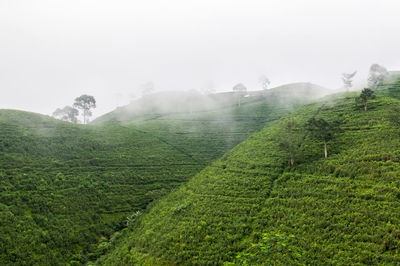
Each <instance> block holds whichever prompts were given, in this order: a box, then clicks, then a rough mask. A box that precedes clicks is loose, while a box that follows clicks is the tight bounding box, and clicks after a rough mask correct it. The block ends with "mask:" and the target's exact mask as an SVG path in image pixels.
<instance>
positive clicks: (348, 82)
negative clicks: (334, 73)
mask: <svg viewBox="0 0 400 266" xmlns="http://www.w3.org/2000/svg"><path fill="white" fill-rule="evenodd" d="M356 74H357V71H354V72H353V73H343V74H342V80H343V83H344V88H345V89H346V91H349V90H350V88H351V87H352V86H353V84H352V82H353V78H354V76H355V75H356Z"/></svg>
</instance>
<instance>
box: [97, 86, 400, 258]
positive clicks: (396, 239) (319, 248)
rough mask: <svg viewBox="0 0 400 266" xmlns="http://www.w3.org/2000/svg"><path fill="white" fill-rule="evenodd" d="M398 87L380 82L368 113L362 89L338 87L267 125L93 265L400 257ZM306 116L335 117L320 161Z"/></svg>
mask: <svg viewBox="0 0 400 266" xmlns="http://www.w3.org/2000/svg"><path fill="white" fill-rule="evenodd" d="M399 89H400V80H398V81H397V82H393V83H391V84H386V85H385V86H381V87H380V88H379V90H378V93H379V94H378V96H377V98H376V99H374V100H371V101H370V103H369V110H368V111H367V112H365V111H364V110H363V108H362V106H359V104H357V103H356V101H355V100H354V99H355V97H356V96H358V93H347V94H337V95H334V96H330V97H326V98H324V99H323V100H321V101H318V102H315V103H312V104H308V105H306V106H304V107H301V108H299V109H298V110H296V111H295V112H293V113H291V114H290V115H288V116H286V117H285V118H283V119H281V120H279V121H275V122H273V123H271V124H268V125H267V126H266V127H264V129H262V130H261V131H260V132H258V133H255V134H253V135H252V136H251V137H250V138H248V139H247V140H246V141H244V142H242V143H241V144H239V145H238V146H236V147H235V148H233V149H232V150H231V151H229V152H228V153H226V154H225V155H224V156H223V157H222V158H220V159H219V160H217V161H215V162H214V163H212V164H211V165H210V166H208V167H206V168H205V169H203V170H202V171H201V172H200V173H198V174H197V175H196V176H194V177H193V178H191V179H190V180H189V181H188V182H187V183H185V184H183V185H181V186H180V187H179V189H177V190H176V191H174V192H172V193H170V194H168V195H167V196H166V197H164V198H163V199H161V200H159V201H158V202H157V203H156V204H155V205H154V206H153V208H151V209H150V211H149V212H148V213H147V214H146V215H142V216H140V217H137V219H136V220H135V221H134V222H133V223H132V224H130V226H129V227H128V228H126V229H124V230H123V234H122V235H121V234H119V235H118V237H116V238H115V239H112V240H110V241H109V242H108V245H109V252H108V253H107V255H106V256H103V257H102V258H101V259H100V260H98V261H97V263H98V264H103V265H128V264H135V265H222V264H224V263H228V264H229V263H231V264H232V265H235V264H236V263H237V264H238V265H242V264H243V263H244V261H246V260H247V262H249V261H251V263H252V264H254V265H268V264H271V265H273V264H274V263H278V264H279V265H296V264H302V265H303V264H306V265H321V264H322V265H354V264H361V265H398V264H400V253H399V250H400V215H399V214H400V170H399V169H400V119H399V112H400V101H399V98H398V97H397V95H398V90H399ZM311 118H318V119H320V118H323V119H326V120H327V121H340V123H341V124H340V129H341V130H338V132H337V133H336V135H335V136H336V138H334V139H333V140H331V141H329V142H328V143H327V145H328V151H329V156H328V158H326V159H325V158H324V153H323V143H322V141H321V140H316V139H314V138H312V136H311V135H310V134H308V133H307V132H308V131H307V130H306V126H305V125H306V123H307V121H308V120H309V119H311ZM288 121H296V124H297V125H298V128H297V130H296V131H295V132H296V133H295V135H296V136H297V137H298V140H299V143H300V145H299V146H297V148H296V153H297V155H296V163H295V165H294V166H293V167H290V164H289V160H290V155H289V152H288V151H287V150H286V149H285V148H284V146H283V145H282V144H283V142H284V140H285V139H286V137H287V134H288V133H287V132H288V131H287V128H288ZM274 237H275V238H274ZM271 239H272V240H271ZM273 239H278V240H276V241H278V242H271V241H274V240H273ZM279 239H285V240H284V241H285V242H279V241H280V240H279ZM268 241H270V242H268ZM268 243H275V244H274V245H275V246H274V245H273V244H271V245H270V246H266V245H268ZM282 243H283V244H284V245H282ZM276 245H279V246H280V250H273V249H274V247H276ZM257 248H258V250H257ZM263 248H264V249H263ZM271 249H272V251H271ZM294 250H295V256H291V255H290V254H289V253H290V252H293V251H294ZM284 251H285V252H287V253H285V252H284ZM268 252H275V253H273V254H274V256H272V258H273V259H271V256H270V255H268V256H265V255H266V254H271V253H268Z"/></svg>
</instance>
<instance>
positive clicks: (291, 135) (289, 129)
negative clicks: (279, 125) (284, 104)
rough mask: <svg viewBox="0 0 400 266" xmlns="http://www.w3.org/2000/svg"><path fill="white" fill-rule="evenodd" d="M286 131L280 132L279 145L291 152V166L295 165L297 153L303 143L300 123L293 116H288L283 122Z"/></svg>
mask: <svg viewBox="0 0 400 266" xmlns="http://www.w3.org/2000/svg"><path fill="white" fill-rule="evenodd" d="M283 127H284V131H283V132H279V135H278V136H277V138H278V139H279V146H280V147H281V148H282V149H283V150H286V151H287V152H288V153H289V157H290V166H294V163H295V159H296V154H297V153H298V150H299V148H300V145H301V136H300V134H299V123H298V122H297V121H296V120H295V119H293V118H287V119H285V120H284V122H283Z"/></svg>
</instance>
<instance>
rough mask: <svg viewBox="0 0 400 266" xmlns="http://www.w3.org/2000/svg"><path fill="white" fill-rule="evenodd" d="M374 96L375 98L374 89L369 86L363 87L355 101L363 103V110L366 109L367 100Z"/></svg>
mask: <svg viewBox="0 0 400 266" xmlns="http://www.w3.org/2000/svg"><path fill="white" fill-rule="evenodd" d="M374 98H376V96H375V93H374V91H373V90H371V89H370V88H365V89H363V90H362V92H361V94H360V96H359V97H357V98H356V101H358V102H361V103H362V104H363V105H364V111H367V107H368V101H369V100H371V99H374Z"/></svg>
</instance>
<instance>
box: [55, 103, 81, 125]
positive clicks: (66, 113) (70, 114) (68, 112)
mask: <svg viewBox="0 0 400 266" xmlns="http://www.w3.org/2000/svg"><path fill="white" fill-rule="evenodd" d="M78 115H79V111H78V110H77V109H75V108H73V107H71V106H65V107H64V108H62V109H60V108H57V110H55V111H54V112H53V116H54V117H55V118H58V119H61V120H63V121H67V122H71V123H78V118H77V117H78Z"/></svg>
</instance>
